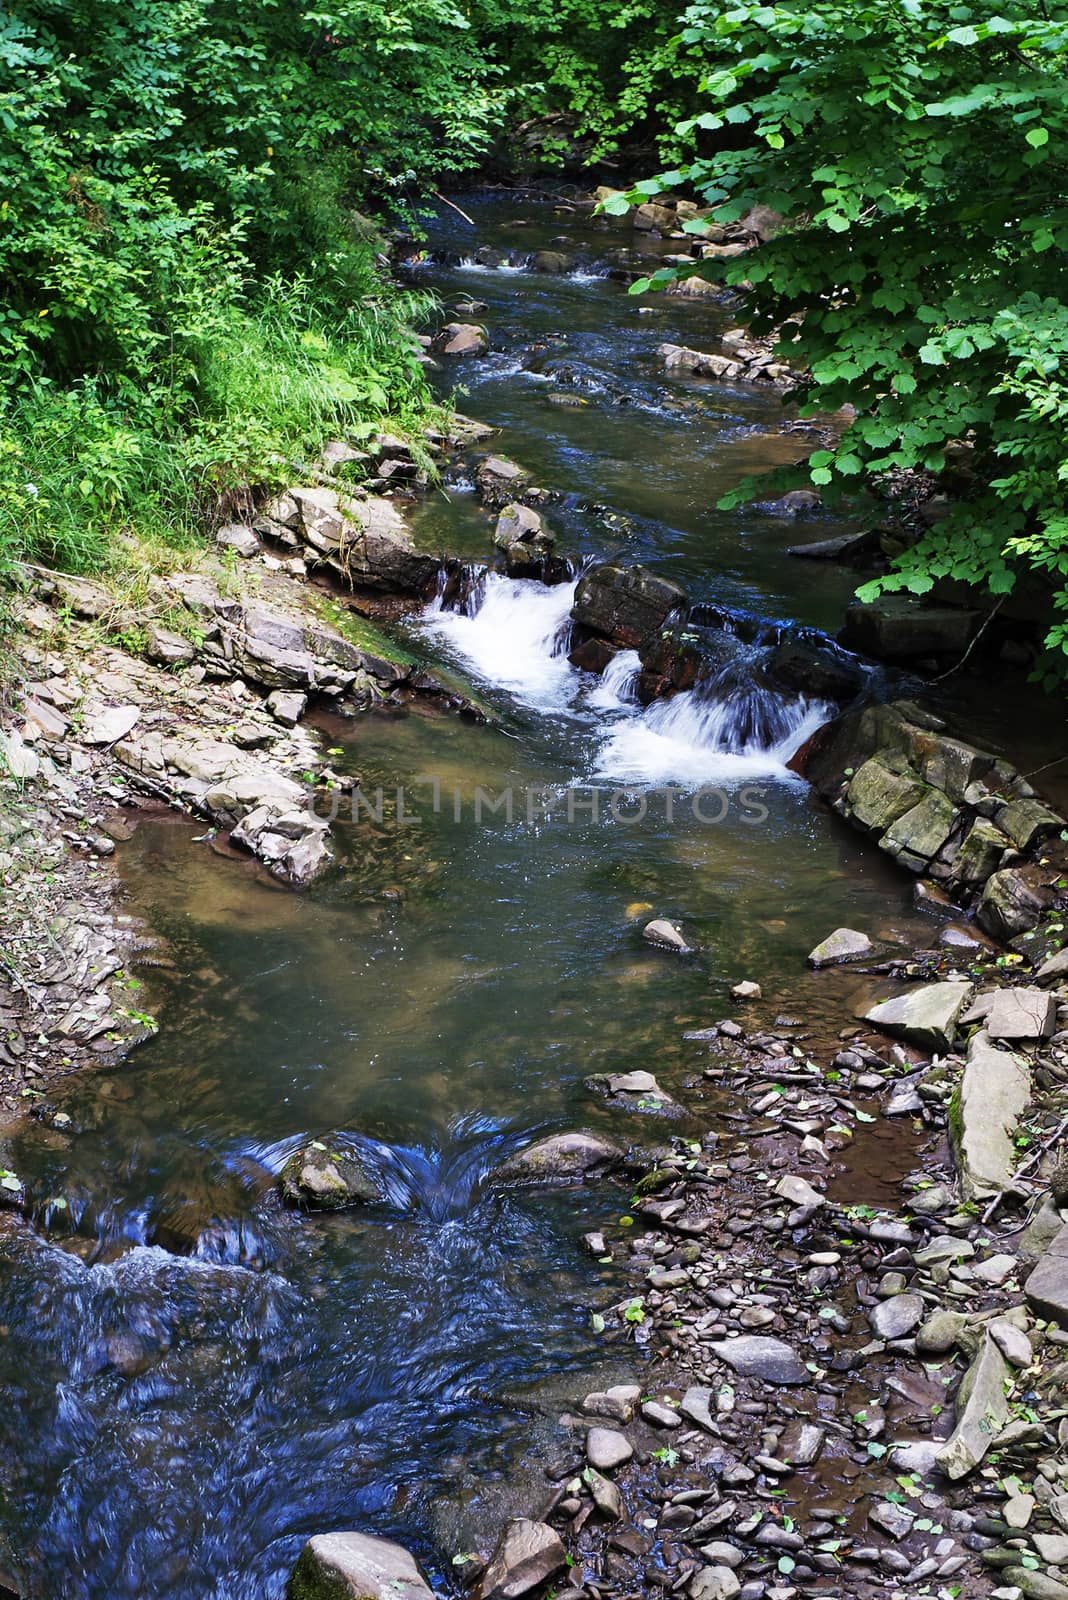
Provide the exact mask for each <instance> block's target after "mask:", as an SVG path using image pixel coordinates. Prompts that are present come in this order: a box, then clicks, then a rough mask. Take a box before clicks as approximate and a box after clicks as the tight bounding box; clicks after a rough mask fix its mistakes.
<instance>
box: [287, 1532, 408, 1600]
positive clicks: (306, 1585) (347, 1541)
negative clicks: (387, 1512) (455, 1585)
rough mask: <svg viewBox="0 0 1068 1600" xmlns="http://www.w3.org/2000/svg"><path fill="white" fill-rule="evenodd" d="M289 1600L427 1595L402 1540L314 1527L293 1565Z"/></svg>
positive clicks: (394, 1599) (397, 1599)
mask: <svg viewBox="0 0 1068 1600" xmlns="http://www.w3.org/2000/svg"><path fill="white" fill-rule="evenodd" d="M286 1592H287V1595H288V1597H289V1600H433V1591H432V1589H431V1588H430V1587H429V1585H428V1584H427V1583H426V1581H425V1580H424V1578H423V1575H422V1573H421V1572H420V1571H419V1568H418V1567H417V1566H416V1564H415V1561H414V1560H413V1558H412V1557H411V1556H410V1555H409V1554H408V1551H407V1550H405V1549H404V1547H403V1545H399V1544H394V1543H392V1541H391V1540H389V1539H375V1538H372V1537H371V1536H370V1535H369V1534H366V1533H320V1534H316V1536H315V1537H314V1538H313V1539H309V1540H308V1542H307V1544H306V1545H305V1546H304V1549H303V1550H302V1551H301V1553H300V1559H299V1560H298V1562H297V1564H296V1566H295V1567H294V1568H293V1573H292V1576H291V1577H290V1580H289V1587H288V1589H287V1591H286Z"/></svg>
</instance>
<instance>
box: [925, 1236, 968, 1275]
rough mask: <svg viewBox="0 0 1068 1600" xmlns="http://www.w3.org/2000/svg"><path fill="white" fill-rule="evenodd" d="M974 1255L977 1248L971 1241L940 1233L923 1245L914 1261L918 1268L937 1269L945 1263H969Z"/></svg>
mask: <svg viewBox="0 0 1068 1600" xmlns="http://www.w3.org/2000/svg"><path fill="white" fill-rule="evenodd" d="M974 1255H975V1246H974V1244H972V1242H971V1240H970V1239H958V1238H957V1236H956V1234H953V1233H940V1234H936V1235H935V1237H934V1238H932V1239H930V1240H928V1242H927V1243H926V1244H925V1245H921V1246H920V1248H919V1249H918V1250H917V1251H916V1253H915V1258H914V1259H915V1262H916V1265H917V1266H918V1267H935V1266H938V1265H939V1264H940V1263H942V1262H943V1261H968V1260H970V1259H971V1257H972V1256H974Z"/></svg>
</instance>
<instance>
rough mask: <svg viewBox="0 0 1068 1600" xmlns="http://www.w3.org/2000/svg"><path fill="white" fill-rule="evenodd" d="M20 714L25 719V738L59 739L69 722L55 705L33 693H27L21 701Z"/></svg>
mask: <svg viewBox="0 0 1068 1600" xmlns="http://www.w3.org/2000/svg"><path fill="white" fill-rule="evenodd" d="M22 715H23V717H24V719H25V723H26V727H25V735H26V738H27V739H31V740H34V741H36V740H37V739H47V740H59V739H62V738H63V736H64V735H65V733H66V731H67V729H68V727H69V726H70V724H69V723H68V721H67V719H66V717H65V716H63V714H62V712H60V711H57V710H56V708H55V706H50V705H47V704H45V702H44V701H42V700H37V699H35V698H34V696H33V695H27V696H26V698H25V700H24V701H23V702H22Z"/></svg>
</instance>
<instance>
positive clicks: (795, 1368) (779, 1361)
mask: <svg viewBox="0 0 1068 1600" xmlns="http://www.w3.org/2000/svg"><path fill="white" fill-rule="evenodd" d="M709 1348H710V1349H711V1350H713V1351H714V1352H715V1354H716V1355H717V1356H718V1357H719V1359H720V1360H721V1361H725V1362H726V1363H727V1365H728V1366H729V1367H733V1368H734V1370H735V1372H738V1373H740V1374H741V1375H742V1377H743V1378H763V1380H764V1382H765V1383H783V1384H794V1383H811V1381H812V1379H811V1374H810V1373H809V1372H808V1371H807V1370H806V1368H805V1365H804V1362H803V1361H802V1360H801V1358H800V1356H799V1355H798V1354H797V1352H796V1350H792V1349H791V1348H790V1346H789V1345H788V1344H784V1343H783V1341H782V1340H781V1339H769V1338H766V1337H763V1336H762V1335H760V1334H743V1336H742V1337H741V1338H740V1339H713V1341H712V1343H711V1345H710V1347H709Z"/></svg>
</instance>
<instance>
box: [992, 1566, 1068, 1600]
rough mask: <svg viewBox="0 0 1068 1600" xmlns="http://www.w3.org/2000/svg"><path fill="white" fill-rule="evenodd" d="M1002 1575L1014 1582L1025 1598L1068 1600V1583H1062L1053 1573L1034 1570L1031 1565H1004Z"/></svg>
mask: <svg viewBox="0 0 1068 1600" xmlns="http://www.w3.org/2000/svg"><path fill="white" fill-rule="evenodd" d="M1001 1576H1002V1577H1003V1578H1007V1579H1008V1580H1009V1582H1010V1583H1014V1584H1015V1585H1016V1587H1017V1588H1018V1589H1019V1590H1020V1591H1021V1593H1022V1594H1023V1595H1024V1596H1025V1600H1068V1583H1062V1582H1061V1580H1060V1579H1059V1578H1055V1577H1054V1576H1053V1575H1052V1573H1049V1572H1034V1571H1033V1570H1032V1569H1031V1568H1030V1567H1002V1569H1001Z"/></svg>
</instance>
